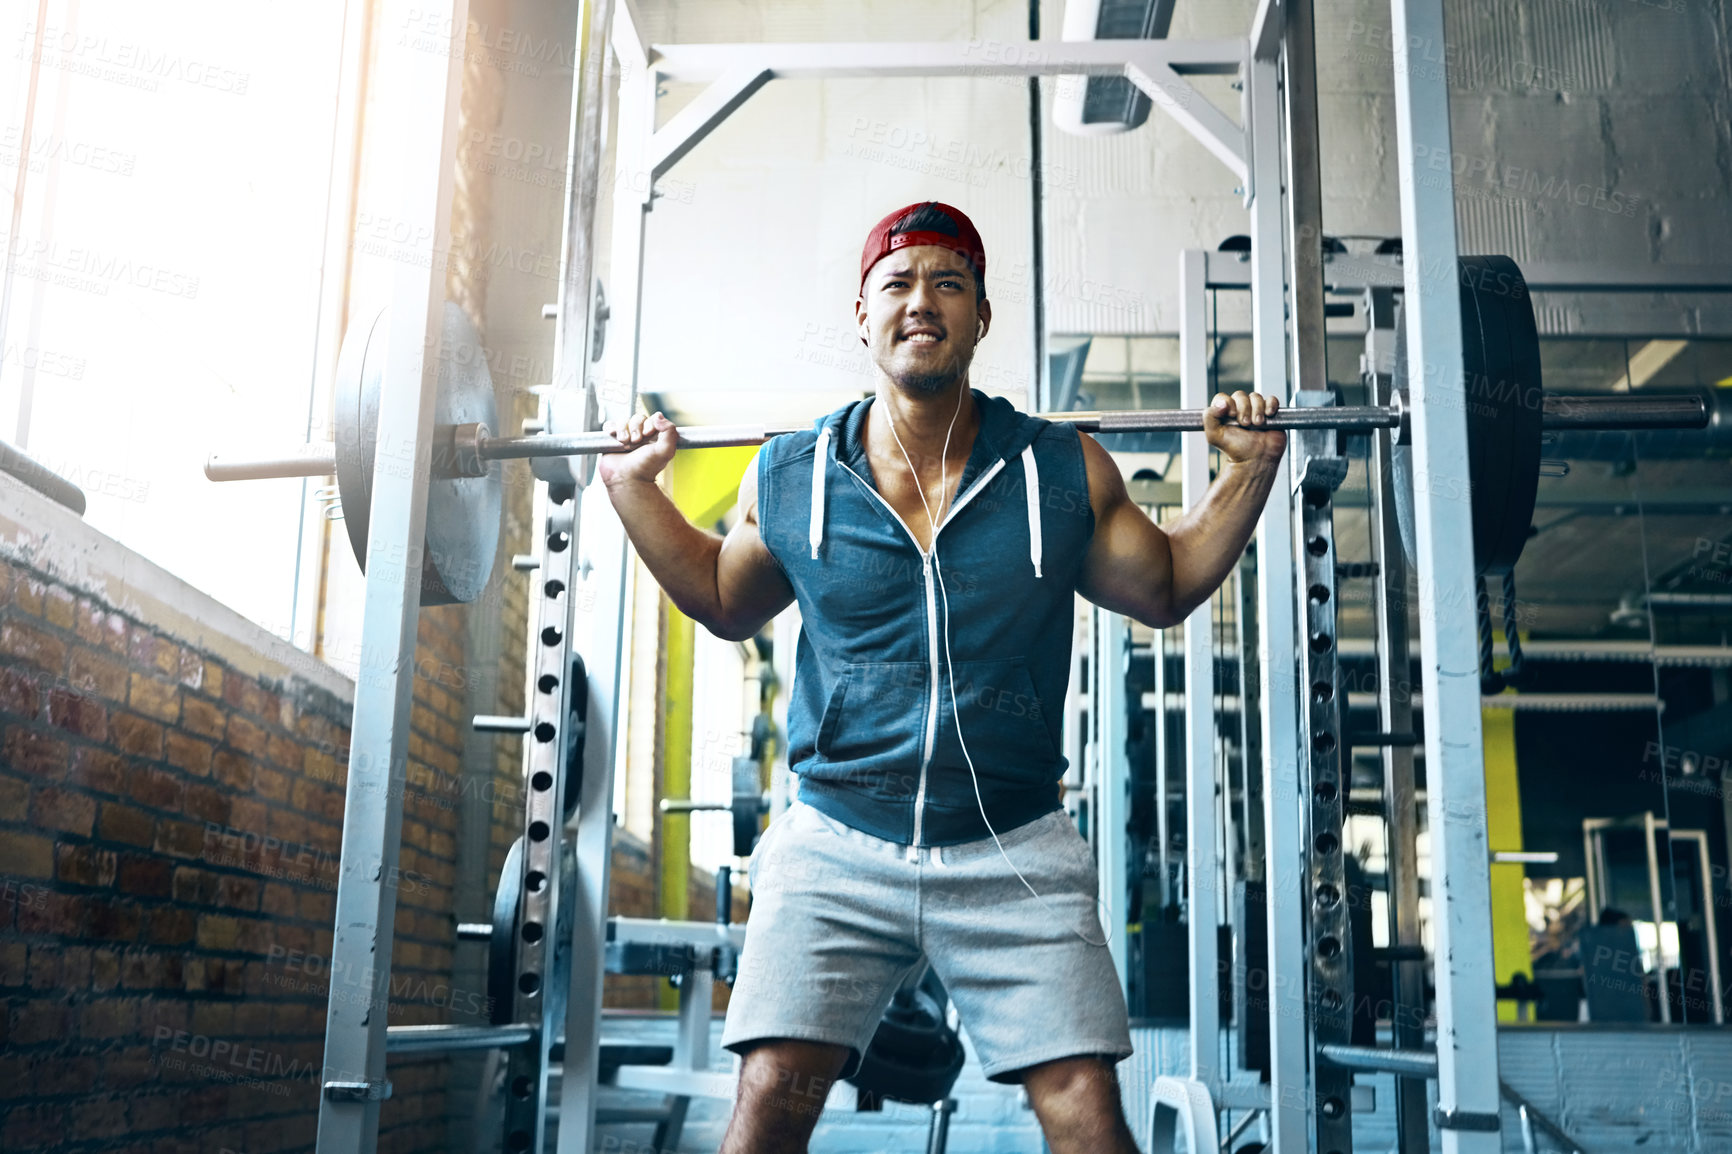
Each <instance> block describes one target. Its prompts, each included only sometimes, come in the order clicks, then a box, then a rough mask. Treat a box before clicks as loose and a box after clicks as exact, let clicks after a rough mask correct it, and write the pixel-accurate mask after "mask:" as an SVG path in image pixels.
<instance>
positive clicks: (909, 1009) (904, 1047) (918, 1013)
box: [871, 989, 951, 1060]
mask: <svg viewBox="0 0 1732 1154" xmlns="http://www.w3.org/2000/svg"><path fill="white" fill-rule="evenodd" d="M950 1032H951V1031H950V1026H949V1025H948V1024H947V1023H946V1021H945V1018H944V1008H943V1007H942V1006H941V1005H939V1003H938V1001H937V1000H936V999H935V998H933V997H932V995H931V994H929V993H927V992H926V991H925V990H923V989H915V990H910V991H905V992H903V993H899V994H897V995H896V997H895V999H894V1000H892V1001H891V1003H890V1005H889V1007H888V1008H886V1009H885V1011H884V1017H883V1018H882V1019H880V1020H879V1022H878V1029H877V1032H875V1033H874V1034H873V1035H872V1046H871V1048H872V1049H873V1050H875V1051H877V1052H878V1053H881V1054H885V1055H888V1056H890V1057H896V1058H902V1059H905V1060H906V1059H918V1058H919V1057H920V1056H921V1055H924V1054H929V1053H931V1052H932V1049H933V1048H934V1047H935V1046H938V1045H940V1044H942V1042H943V1040H944V1038H945V1036H946V1035H948V1034H949V1033H950Z"/></svg>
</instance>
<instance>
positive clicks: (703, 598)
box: [597, 413, 794, 641]
mask: <svg viewBox="0 0 1732 1154" xmlns="http://www.w3.org/2000/svg"><path fill="white" fill-rule="evenodd" d="M604 429H605V431H607V432H609V433H611V434H613V436H614V437H615V438H617V439H618V440H619V442H620V443H621V444H624V445H629V446H631V448H632V451H631V452H629V453H610V454H607V455H605V456H603V457H602V459H601V462H600V464H599V465H598V467H597V473H598V474H599V476H600V477H601V480H602V483H603V484H604V485H606V487H607V495H608V499H609V500H610V501H612V502H613V507H614V511H615V512H616V513H618V514H619V519H620V522H621V523H622V524H624V526H625V531H626V535H627V536H628V537H630V538H631V543H632V546H633V547H634V548H636V550H637V553H638V556H639V557H641V558H642V559H643V563H644V565H645V566H646V567H647V568H648V569H649V571H650V573H651V575H653V576H654V577H655V579H656V582H657V584H659V585H660V586H661V587H662V589H663V590H664V591H665V592H666V593H667V595H668V598H669V600H671V601H672V602H673V603H674V604H675V605H677V606H678V607H679V609H680V612H682V613H684V614H685V615H686V616H688V617H690V618H691V619H692V620H694V621H696V622H698V623H699V624H700V625H702V626H703V627H704V628H706V629H708V630H709V631H710V632H711V633H714V634H715V635H716V636H717V637H721V638H723V639H725V640H728V641H744V640H746V639H747V638H750V637H752V636H754V635H755V634H756V633H757V632H758V630H760V629H762V628H763V627H764V625H765V624H766V623H767V622H768V621H769V620H770V619H771V618H772V617H774V616H775V615H776V614H778V613H780V612H781V611H782V610H783V609H785V608H786V607H787V606H788V604H789V603H790V602H792V601H793V600H794V590H793V588H792V586H790V585H789V584H788V579H787V577H786V576H785V575H784V574H783V573H782V570H781V568H780V567H779V566H778V565H777V564H776V562H775V559H774V558H772V557H771V556H770V550H769V549H768V548H767V547H766V546H765V545H764V541H763V538H762V537H761V536H759V534H758V458H757V456H756V455H754V456H753V457H752V461H751V464H749V465H747V466H746V475H745V476H744V477H743V478H742V479H741V481H740V499H739V512H740V516H739V519H738V520H737V521H736V522H735V524H734V527H733V529H732V530H730V531H729V533H728V535H727V536H726V537H723V536H721V535H719V534H716V533H710V532H705V531H704V530H702V529H699V528H697V527H696V526H694V525H693V524H692V523H691V522H689V521H687V520H686V519H685V516H684V515H683V514H681V513H680V511H679V509H678V508H676V507H675V505H674V503H673V502H672V501H670V500H669V499H668V496H667V494H666V493H664V492H662V490H661V488H660V487H659V486H658V485H657V484H656V477H657V476H658V475H659V474H660V473H661V471H662V469H663V468H665V467H666V466H667V463H668V462H669V461H670V460H672V459H673V455H674V449H675V447H676V446H677V445H678V443H679V435H678V433H677V432H676V431H675V429H674V425H673V422H671V421H669V420H668V419H667V418H666V417H664V416H662V415H661V414H660V413H656V414H653V415H652V416H649V417H645V416H644V415H643V414H641V413H639V414H634V415H633V416H632V417H631V419H630V420H629V421H627V422H625V423H624V424H618V423H616V422H611V421H610V422H609V423H608V424H607V425H606V426H604Z"/></svg>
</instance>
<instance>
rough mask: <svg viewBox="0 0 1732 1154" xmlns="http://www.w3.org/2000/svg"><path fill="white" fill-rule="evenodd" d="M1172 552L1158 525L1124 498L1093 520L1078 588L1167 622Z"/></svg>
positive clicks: (1141, 616)
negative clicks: (1093, 528) (1093, 525)
mask: <svg viewBox="0 0 1732 1154" xmlns="http://www.w3.org/2000/svg"><path fill="white" fill-rule="evenodd" d="M1172 584H1173V551H1172V544H1171V542H1169V541H1168V539H1167V535H1166V534H1165V533H1163V532H1162V531H1161V528H1160V526H1158V525H1156V524H1155V523H1154V522H1153V521H1151V520H1149V518H1148V516H1147V515H1146V514H1144V513H1143V511H1142V510H1141V509H1139V508H1137V506H1135V505H1134V504H1132V503H1131V502H1130V501H1129V500H1128V499H1127V500H1126V501H1124V502H1123V503H1119V504H1114V505H1112V506H1109V507H1108V509H1107V510H1106V512H1105V514H1104V515H1103V516H1101V517H1099V518H1098V519H1097V521H1096V523H1095V535H1094V540H1093V541H1091V542H1090V543H1089V551H1088V555H1087V556H1086V557H1084V558H1083V568H1082V577H1081V580H1079V581H1078V582H1077V592H1079V593H1081V594H1082V595H1083V596H1084V597H1086V598H1088V599H1089V600H1090V601H1092V602H1094V603H1095V604H1096V605H1099V606H1100V607H1101V608H1103V609H1108V610H1111V611H1112V612H1114V613H1124V614H1127V615H1128V616H1131V617H1134V618H1136V619H1137V620H1138V621H1141V622H1142V623H1143V624H1145V625H1153V626H1155V627H1156V628H1161V627H1164V626H1165V625H1166V624H1167V621H1166V616H1167V606H1168V605H1170V603H1171V594H1172Z"/></svg>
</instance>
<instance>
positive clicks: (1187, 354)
mask: <svg viewBox="0 0 1732 1154" xmlns="http://www.w3.org/2000/svg"><path fill="white" fill-rule="evenodd" d="M1202 256H1203V254H1202V253H1200V252H1197V251H1195V250H1194V249H1193V250H1187V251H1184V252H1181V253H1180V254H1179V285H1180V294H1179V403H1180V404H1182V405H1189V406H1193V407H1196V408H1202V407H1204V406H1206V405H1207V404H1208V403H1209V331H1208V325H1207V322H1208V312H1207V309H1206V307H1205V306H1206V304H1207V301H1206V300H1205V293H1204V291H1203V287H1202V284H1203V261H1202ZM1180 443H1181V445H1182V448H1183V452H1182V455H1181V458H1180V469H1181V473H1180V476H1181V477H1182V479H1183V483H1184V502H1183V503H1184V507H1185V508H1186V509H1187V510H1188V509H1193V508H1195V507H1196V506H1198V505H1200V504H1201V503H1202V501H1203V494H1204V493H1205V492H1206V491H1207V490H1208V488H1209V442H1208V440H1207V439H1206V437H1205V435H1204V434H1202V433H1181V434H1180ZM1213 610H1214V606H1213V601H1212V600H1205V601H1204V602H1203V603H1202V604H1201V605H1199V606H1197V608H1196V609H1194V610H1192V611H1191V615H1190V616H1189V617H1187V618H1185V862H1186V865H1185V899H1186V900H1185V927H1186V931H1187V935H1188V937H1189V941H1190V954H1191V966H1190V982H1191V1078H1192V1079H1193V1080H1194V1081H1196V1082H1199V1083H1201V1084H1202V1085H1203V1086H1204V1087H1206V1088H1207V1089H1208V1091H1209V1093H1210V1094H1211V1095H1214V1094H1215V1093H1216V1092H1217V1091H1218V1089H1219V1088H1220V1085H1221V1083H1223V1082H1225V1081H1226V1080H1227V1077H1226V1074H1225V1072H1224V1071H1223V1070H1222V1069H1221V1068H1220V1046H1221V1038H1220V1033H1221V1000H1220V986H1221V978H1220V972H1219V962H1220V958H1219V955H1220V945H1219V937H1218V935H1219V930H1218V926H1219V924H1220V918H1219V913H1220V903H1221V898H1222V894H1221V892H1220V885H1221V879H1220V866H1221V860H1220V859H1221V853H1220V846H1219V841H1220V838H1219V832H1220V828H1221V823H1220V815H1219V814H1218V813H1217V812H1216V805H1217V801H1216V796H1215V795H1216V787H1217V784H1218V782H1219V778H1218V776H1217V774H1216V771H1215V747H1216V744H1217V743H1216V741H1215V696H1214V694H1215V684H1214V682H1215V660H1214V637H1215V631H1214V621H1213V618H1212V616H1211V614H1212V613H1213ZM1163 800H1164V799H1163Z"/></svg>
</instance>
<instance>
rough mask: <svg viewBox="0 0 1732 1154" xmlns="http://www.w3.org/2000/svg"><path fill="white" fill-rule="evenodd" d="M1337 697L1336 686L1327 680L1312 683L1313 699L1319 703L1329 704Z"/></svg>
mask: <svg viewBox="0 0 1732 1154" xmlns="http://www.w3.org/2000/svg"><path fill="white" fill-rule="evenodd" d="M1334 697H1335V687H1334V686H1333V685H1331V684H1329V682H1327V681H1314V682H1312V683H1311V700H1312V701H1315V702H1316V703H1317V704H1318V705H1328V704H1329V702H1330V701H1331V700H1333V699H1334Z"/></svg>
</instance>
